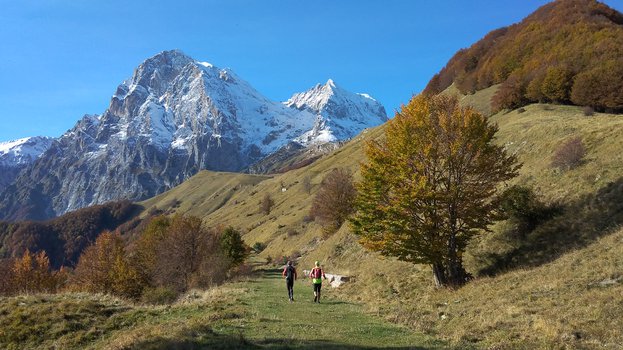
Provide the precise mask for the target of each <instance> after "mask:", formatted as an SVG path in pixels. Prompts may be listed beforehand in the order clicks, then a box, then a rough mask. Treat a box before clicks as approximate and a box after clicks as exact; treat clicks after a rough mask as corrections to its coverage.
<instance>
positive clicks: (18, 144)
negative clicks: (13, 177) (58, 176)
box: [0, 136, 54, 167]
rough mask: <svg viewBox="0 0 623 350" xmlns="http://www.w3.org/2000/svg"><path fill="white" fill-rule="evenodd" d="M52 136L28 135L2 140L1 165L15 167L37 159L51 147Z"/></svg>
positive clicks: (0, 149)
mask: <svg viewBox="0 0 623 350" xmlns="http://www.w3.org/2000/svg"><path fill="white" fill-rule="evenodd" d="M53 141H54V138H52V137H42V136H36V137H26V138H22V139H19V140H13V141H8V142H0V165H3V166H8V167H14V166H20V165H26V164H29V163H32V162H33V161H35V159H37V158H39V157H40V156H41V155H42V154H43V153H44V152H45V151H47V150H48V148H50V145H52V142H53Z"/></svg>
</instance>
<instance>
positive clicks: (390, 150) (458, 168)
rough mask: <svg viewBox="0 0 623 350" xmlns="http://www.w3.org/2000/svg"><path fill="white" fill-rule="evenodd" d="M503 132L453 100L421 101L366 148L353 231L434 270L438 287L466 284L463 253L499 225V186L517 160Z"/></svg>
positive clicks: (375, 245)
mask: <svg viewBox="0 0 623 350" xmlns="http://www.w3.org/2000/svg"><path fill="white" fill-rule="evenodd" d="M496 132H497V126H495V125H491V124H489V122H488V120H487V119H486V118H485V117H483V116H482V115H481V114H479V113H478V112H476V111H475V110H473V109H472V108H462V107H460V106H459V103H458V101H457V99H456V98H454V97H449V96H441V95H439V96H432V97H427V96H417V97H415V98H413V99H412V100H411V101H410V102H409V104H408V105H406V106H403V107H402V109H401V111H399V112H398V113H397V115H396V117H395V118H394V119H393V120H391V121H390V122H389V123H388V126H387V129H386V131H385V137H386V139H385V141H380V142H377V141H372V142H370V143H368V145H367V147H366V151H365V152H366V155H367V159H368V161H367V163H365V164H362V166H361V174H362V180H361V182H359V183H357V185H356V187H357V189H358V196H357V199H356V201H355V208H356V210H357V211H356V213H355V215H354V217H353V218H352V219H351V224H352V228H353V231H354V232H355V233H356V234H358V235H360V236H361V243H362V244H363V245H364V246H365V247H367V248H368V249H371V250H374V251H378V252H380V253H381V254H383V255H387V256H395V257H397V258H398V259H400V260H403V261H408V262H412V263H419V264H430V265H431V267H432V270H433V275H434V279H435V283H436V285H437V286H447V285H450V286H457V285H461V284H463V283H464V281H465V278H466V272H465V270H464V268H463V262H462V253H463V252H464V250H465V247H466V245H467V243H468V242H469V240H470V239H471V238H472V237H474V235H476V234H477V233H478V232H482V231H486V230H487V228H488V226H489V225H490V224H491V223H492V222H493V220H494V219H495V217H496V215H495V211H496V208H497V205H496V203H497V202H496V201H495V200H494V196H495V195H496V194H497V190H496V189H497V185H498V184H499V183H500V182H502V181H506V180H509V179H511V178H512V177H514V176H516V175H517V169H518V168H519V166H518V165H516V159H515V157H514V156H510V155H508V154H507V153H506V152H505V150H504V148H503V147H501V146H497V145H495V144H494V143H493V139H494V136H495V134H496Z"/></svg>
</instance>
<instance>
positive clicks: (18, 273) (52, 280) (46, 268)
mask: <svg viewBox="0 0 623 350" xmlns="http://www.w3.org/2000/svg"><path fill="white" fill-rule="evenodd" d="M11 272H12V273H11V280H10V281H9V283H10V284H11V289H12V290H13V291H15V292H18V293H41V292H45V293H53V292H56V290H57V289H58V288H59V287H60V286H61V285H62V284H63V283H64V279H65V272H64V270H63V269H61V270H59V271H52V269H51V268H50V259H48V256H47V254H46V253H45V251H40V252H38V253H31V252H30V250H26V252H24V255H23V256H22V257H21V258H19V259H15V260H14V263H13V268H12V271H11Z"/></svg>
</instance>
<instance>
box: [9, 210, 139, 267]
mask: <svg viewBox="0 0 623 350" xmlns="http://www.w3.org/2000/svg"><path fill="white" fill-rule="evenodd" d="M140 209H141V208H140V207H139V206H138V205H136V204H133V203H132V202H130V201H117V202H110V203H106V204H102V205H96V206H92V207H88V208H84V209H80V210H76V211H74V212H70V213H67V214H65V215H63V216H60V217H58V218H55V219H51V220H49V221H45V222H35V221H23V222H4V221H0V259H1V258H11V257H20V256H22V255H23V254H24V252H25V251H26V250H30V251H31V252H38V251H45V252H46V254H47V256H48V257H49V259H50V264H51V265H52V267H54V268H58V267H60V266H73V265H75V264H76V263H77V261H78V257H79V256H80V254H81V253H82V251H83V250H84V249H85V248H86V247H88V246H89V245H90V244H92V243H93V242H94V241H95V239H96V238H97V237H98V236H99V235H100V234H101V233H102V232H103V231H107V230H110V231H112V230H115V229H117V228H119V226H121V225H122V224H124V223H127V224H126V226H127V227H125V230H129V229H130V227H129V226H131V225H132V223H131V222H129V221H132V220H131V219H132V218H133V217H134V216H135V215H136V214H137V213H138V212H139V211H140ZM135 223H136V224H138V220H136V221H135Z"/></svg>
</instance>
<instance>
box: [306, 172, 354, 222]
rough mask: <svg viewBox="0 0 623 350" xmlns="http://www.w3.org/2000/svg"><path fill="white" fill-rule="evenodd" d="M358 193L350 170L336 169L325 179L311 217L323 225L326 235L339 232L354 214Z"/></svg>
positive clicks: (317, 193) (321, 184) (311, 211)
mask: <svg viewBox="0 0 623 350" xmlns="http://www.w3.org/2000/svg"><path fill="white" fill-rule="evenodd" d="M356 193H357V192H356V190H355V186H354V184H353V176H352V175H351V174H350V172H349V171H348V170H346V169H342V168H336V169H333V170H331V172H329V173H328V174H327V175H326V176H325V177H324V179H323V180H322V182H321V183H320V187H319V188H318V192H316V196H315V197H314V201H313V203H312V207H311V210H310V215H311V216H312V217H314V218H315V219H316V221H317V222H319V223H320V225H322V227H323V231H324V232H325V234H330V233H333V232H335V231H337V230H338V229H339V228H340V226H342V224H343V223H344V221H346V219H347V218H348V216H349V215H350V214H351V213H352V212H353V200H354V199H355V195H356Z"/></svg>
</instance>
